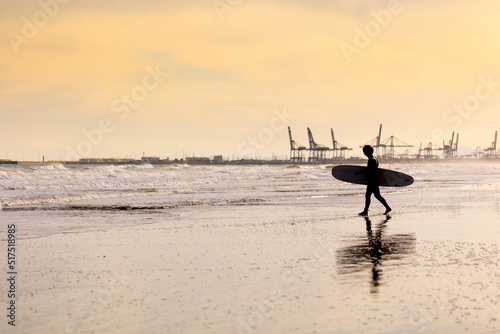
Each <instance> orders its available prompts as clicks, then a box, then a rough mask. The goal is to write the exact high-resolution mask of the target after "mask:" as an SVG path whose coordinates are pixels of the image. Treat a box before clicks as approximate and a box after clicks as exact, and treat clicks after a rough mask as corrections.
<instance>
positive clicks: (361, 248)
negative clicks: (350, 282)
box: [337, 216, 415, 293]
mask: <svg viewBox="0 0 500 334" xmlns="http://www.w3.org/2000/svg"><path fill="white" fill-rule="evenodd" d="M364 219H365V222H366V240H362V241H360V242H358V243H356V244H354V245H352V246H348V247H345V248H341V249H339V250H338V251H337V263H338V265H339V273H340V274H343V275H349V274H355V273H358V272H362V271H364V270H367V269H368V270H371V279H370V285H371V289H370V292H372V293H377V292H378V287H379V285H380V282H381V279H382V264H383V262H387V261H389V262H390V261H391V260H398V259H401V258H403V257H404V256H405V255H408V254H411V253H413V252H414V251H415V238H414V235H413V234H395V235H387V236H386V235H385V229H386V227H387V222H388V221H389V219H391V217H389V216H386V217H385V219H384V220H383V221H382V222H380V223H378V224H377V225H376V228H375V229H374V230H372V222H371V220H370V218H368V217H364ZM363 239H364V238H363ZM366 241H368V244H367V243H366Z"/></svg>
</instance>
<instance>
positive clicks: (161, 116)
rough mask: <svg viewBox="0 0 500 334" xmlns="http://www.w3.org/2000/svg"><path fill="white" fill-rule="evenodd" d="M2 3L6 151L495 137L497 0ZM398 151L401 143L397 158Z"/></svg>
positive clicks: (123, 151)
mask: <svg viewBox="0 0 500 334" xmlns="http://www.w3.org/2000/svg"><path fill="white" fill-rule="evenodd" d="M103 2H104V1H97V0H86V1H84V0H40V1H32V0H24V1H15V2H13V1H7V0H0V36H1V38H0V159H1V158H4V159H5V158H8V159H13V160H38V159H41V158H42V157H45V160H58V159H69V160H75V159H78V158H84V157H119V158H125V157H133V158H138V157H141V156H142V155H143V154H145V155H146V156H158V157H161V158H166V157H169V158H170V159H174V158H182V157H184V156H209V157H211V156H213V155H218V154H222V155H223V156H224V157H226V158H230V159H231V158H271V157H276V158H287V157H288V156H289V147H290V146H289V140H288V131H287V127H288V126H290V128H291V130H292V134H293V137H294V139H295V140H296V141H297V142H299V143H301V144H304V145H306V144H308V138H307V127H309V128H310V129H311V131H312V133H313V134H314V138H315V140H316V142H318V143H321V144H324V145H327V146H329V147H331V146H332V138H331V132H330V129H333V130H334V133H335V138H336V139H337V140H338V141H339V142H341V143H342V144H344V145H346V146H349V147H352V148H353V151H351V152H350V153H351V154H352V155H355V156H361V155H362V152H361V150H360V148H359V146H360V145H363V144H365V143H367V142H369V141H370V140H372V139H373V138H375V137H376V136H377V135H378V129H379V125H380V124H383V131H382V139H385V138H387V137H389V136H391V135H393V136H395V137H396V138H399V139H400V140H402V141H404V142H406V143H408V144H410V145H414V146H415V147H414V148H410V150H412V151H415V152H416V150H417V149H418V146H419V145H420V143H423V145H424V146H425V145H427V144H428V143H429V142H433V143H434V144H435V145H439V144H442V142H443V140H446V141H448V140H449V139H450V138H451V135H452V132H453V131H455V132H459V133H460V143H459V144H460V145H461V146H464V147H468V148H470V149H476V147H478V146H479V147H481V148H483V149H484V148H486V147H488V146H489V145H490V144H491V142H492V141H493V138H494V133H495V131H497V130H499V129H500V113H499V112H498V111H499V110H500V108H499V107H500V70H499V66H498V59H500V40H499V39H498V31H500V20H498V14H497V13H499V12H500V3H499V2H498V1H493V0H478V1H475V2H471V1H462V0H454V1H451V0H441V1H431V0H419V1H411V0H401V1H395V0H391V1H379V0H364V1H361V0H337V1H326V0H317V1H314V0H287V1H285V0H266V1H264V0H220V1H219V0H215V1H214V0H185V1H165V0H163V1H160V0H146V1H141V2H139V1H130V0H121V1H118V0H109V1H105V2H104V3H103ZM404 150H406V148H405V149H400V152H403V151H404Z"/></svg>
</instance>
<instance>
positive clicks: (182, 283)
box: [0, 162, 500, 333]
mask: <svg viewBox="0 0 500 334" xmlns="http://www.w3.org/2000/svg"><path fill="white" fill-rule="evenodd" d="M381 167H383V168H387V169H393V170H399V171H402V172H404V173H407V174H410V175H412V176H413V177H414V179H415V183H414V184H413V185H412V186H410V187H404V188H382V190H381V192H382V195H383V196H384V197H385V198H386V199H387V201H388V202H389V204H390V205H391V206H392V208H393V212H392V213H391V214H390V215H388V216H385V215H383V214H382V213H383V212H384V208H383V206H382V205H381V204H380V203H378V202H377V201H376V200H375V199H372V206H371V210H370V216H369V217H367V218H364V217H359V216H358V215H357V213H358V212H360V211H361V210H362V208H363V206H364V192H365V187H363V186H361V185H353V184H348V183H343V182H340V181H338V180H335V179H334V178H333V177H332V176H331V166H329V165H314V166H294V165H279V166H271V165H267V166H266V165H264V166H237V165H230V166H224V165H214V166H211V165H197V166H190V165H162V166H157V165H155V166H153V165H149V164H145V165H119V166H112V165H57V164H56V165H32V166H28V165H18V166H0V202H1V206H2V210H1V211H0V219H1V222H2V227H3V228H4V230H5V226H4V225H7V224H15V225H16V229H17V231H16V237H17V239H18V240H19V245H21V246H19V247H20V255H19V256H20V262H21V263H22V264H24V267H22V268H21V269H22V273H23V279H24V281H23V285H22V292H23V295H22V298H21V300H20V304H22V305H24V306H25V307H24V308H23V312H22V314H21V315H22V317H21V318H20V324H21V323H22V325H23V327H24V328H25V329H26V333H39V332H40V331H41V328H43V329H47V330H48V331H49V332H64V328H65V326H67V324H68V323H69V321H76V322H77V324H79V326H80V327H79V328H80V329H82V332H83V333H92V332H96V333H97V332H113V331H110V330H111V329H110V328H116V330H115V331H114V332H116V333H122V332H128V333H139V332H151V333H154V332H165V331H166V332H169V331H170V332H172V333H177V332H179V333H183V332H185V333H187V332H189V333H241V332H249V331H250V332H253V333H270V332H276V333H277V332H297V333H311V332H318V333H360V332H364V333H381V332H383V333H427V332H436V333H442V332H452V333H464V332H473V333H496V332H498V330H499V328H500V325H499V324H498V321H500V320H499V319H498V313H499V312H500V305H499V303H498V299H499V298H500V296H499V291H500V285H499V284H500V283H499V282H500V280H499V277H500V257H499V252H498V244H499V243H500V242H499V240H500V224H499V220H498V217H499V216H500V164H499V163H494V162H491V163H485V162H483V163H479V162H474V163H472V162H463V163H446V162H439V163H415V164H411V163H401V164H391V165H389V164H387V165H383V166H381ZM108 232H109V233H108ZM138 232H140V233H139V234H140V235H141V236H143V238H142V239H138V240H136V239H134V238H135V233H138ZM158 235H159V236H160V237H157V236H158ZM144 236H149V237H151V240H150V239H148V238H147V237H144ZM28 239H33V240H28ZM0 240H1V241H5V240H6V235H5V233H2V235H1V236H0ZM23 240H24V241H23ZM54 241H56V243H58V244H54ZM59 243H60V244H59ZM80 243H81V245H80ZM23 245H24V246H23ZM27 245H34V246H36V247H38V248H36V249H26V247H27ZM80 246H81V248H80ZM23 247H25V248H23ZM94 247H95V249H94ZM80 249H81V250H80ZM81 253H82V254H81ZM320 255H326V257H325V256H321V257H319V256H320ZM52 256H55V258H52ZM65 256H68V259H65V258H64V257H65ZM104 256H107V257H106V258H104ZM108 259H109V260H108ZM52 261H56V262H54V263H53V262H52ZM106 261H109V262H106ZM73 262H74V263H73ZM60 263H61V264H60ZM102 266H104V267H102ZM110 268H111V270H113V269H112V268H115V269H114V270H115V271H116V270H118V269H116V268H120V270H125V273H126V274H127V275H130V276H133V277H135V278H134V279H135V280H134V284H131V285H130V286H129V287H126V288H123V289H124V290H123V291H122V293H121V295H120V296H114V298H112V299H111V300H110V303H111V304H109V305H112V307H111V306H109V307H104V306H103V305H100V306H101V309H100V310H102V314H99V317H100V318H99V319H100V321H99V322H96V321H92V322H85V321H83V320H82V319H80V318H81V317H80V318H79V314H78V312H77V310H78V309H79V305H81V304H82V303H84V302H85V301H86V300H87V298H88V296H93V293H94V292H93V291H96V286H100V284H101V283H102V282H101V281H100V280H99V277H101V280H102V277H107V276H106V275H107V274H106V273H107V271H108V270H110ZM117 272H121V271H117ZM75 273H76V274H75ZM108 276H109V275H108ZM75 279H76V281H74V280H75ZM289 283H293V284H292V285H290V284H289ZM54 284H56V285H54ZM102 284H104V283H102ZM102 284H101V285H102ZM103 286H104V285H103ZM20 288H21V287H20ZM275 290H277V291H280V293H281V296H280V298H281V299H280V301H281V304H277V305H276V306H275V305H274V304H273V303H272V299H270V296H272V295H273V291H275ZM138 291H140V292H138ZM77 292H78V293H79V294H77ZM73 293H75V294H73ZM74 295H76V296H77V297H73V296H74ZM84 304H85V303H84ZM136 304H137V305H141V306H140V307H139V308H138V306H137V305H136ZM42 305H43V307H42ZM255 305H268V306H269V305H271V306H273V307H274V306H275V308H273V309H272V312H267V313H255V312H256V306H255ZM105 306H107V304H106V305H105ZM116 312H118V313H116ZM68 314H69V315H71V317H70V316H69V315H68ZM172 314H173V316H172ZM118 315H119V316H118ZM144 319H147V321H144ZM257 320H258V321H257ZM46 332H47V331H46Z"/></svg>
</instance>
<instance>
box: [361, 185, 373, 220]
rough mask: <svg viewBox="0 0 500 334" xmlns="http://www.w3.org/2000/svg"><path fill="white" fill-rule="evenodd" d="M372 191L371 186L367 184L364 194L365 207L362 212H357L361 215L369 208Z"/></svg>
mask: <svg viewBox="0 0 500 334" xmlns="http://www.w3.org/2000/svg"><path fill="white" fill-rule="evenodd" d="M372 193H373V190H372V187H370V186H367V187H366V194H365V209H364V210H363V212H360V213H359V214H360V215H362V216H366V215H368V209H369V208H370V203H371V197H372Z"/></svg>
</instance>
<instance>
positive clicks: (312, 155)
mask: <svg viewBox="0 0 500 334" xmlns="http://www.w3.org/2000/svg"><path fill="white" fill-rule="evenodd" d="M307 136H308V137H309V161H319V160H324V159H325V155H326V152H328V151H329V150H330V149H329V148H328V146H325V145H323V144H318V143H316V142H315V141H314V137H313V135H312V132H311V129H309V128H307Z"/></svg>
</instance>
